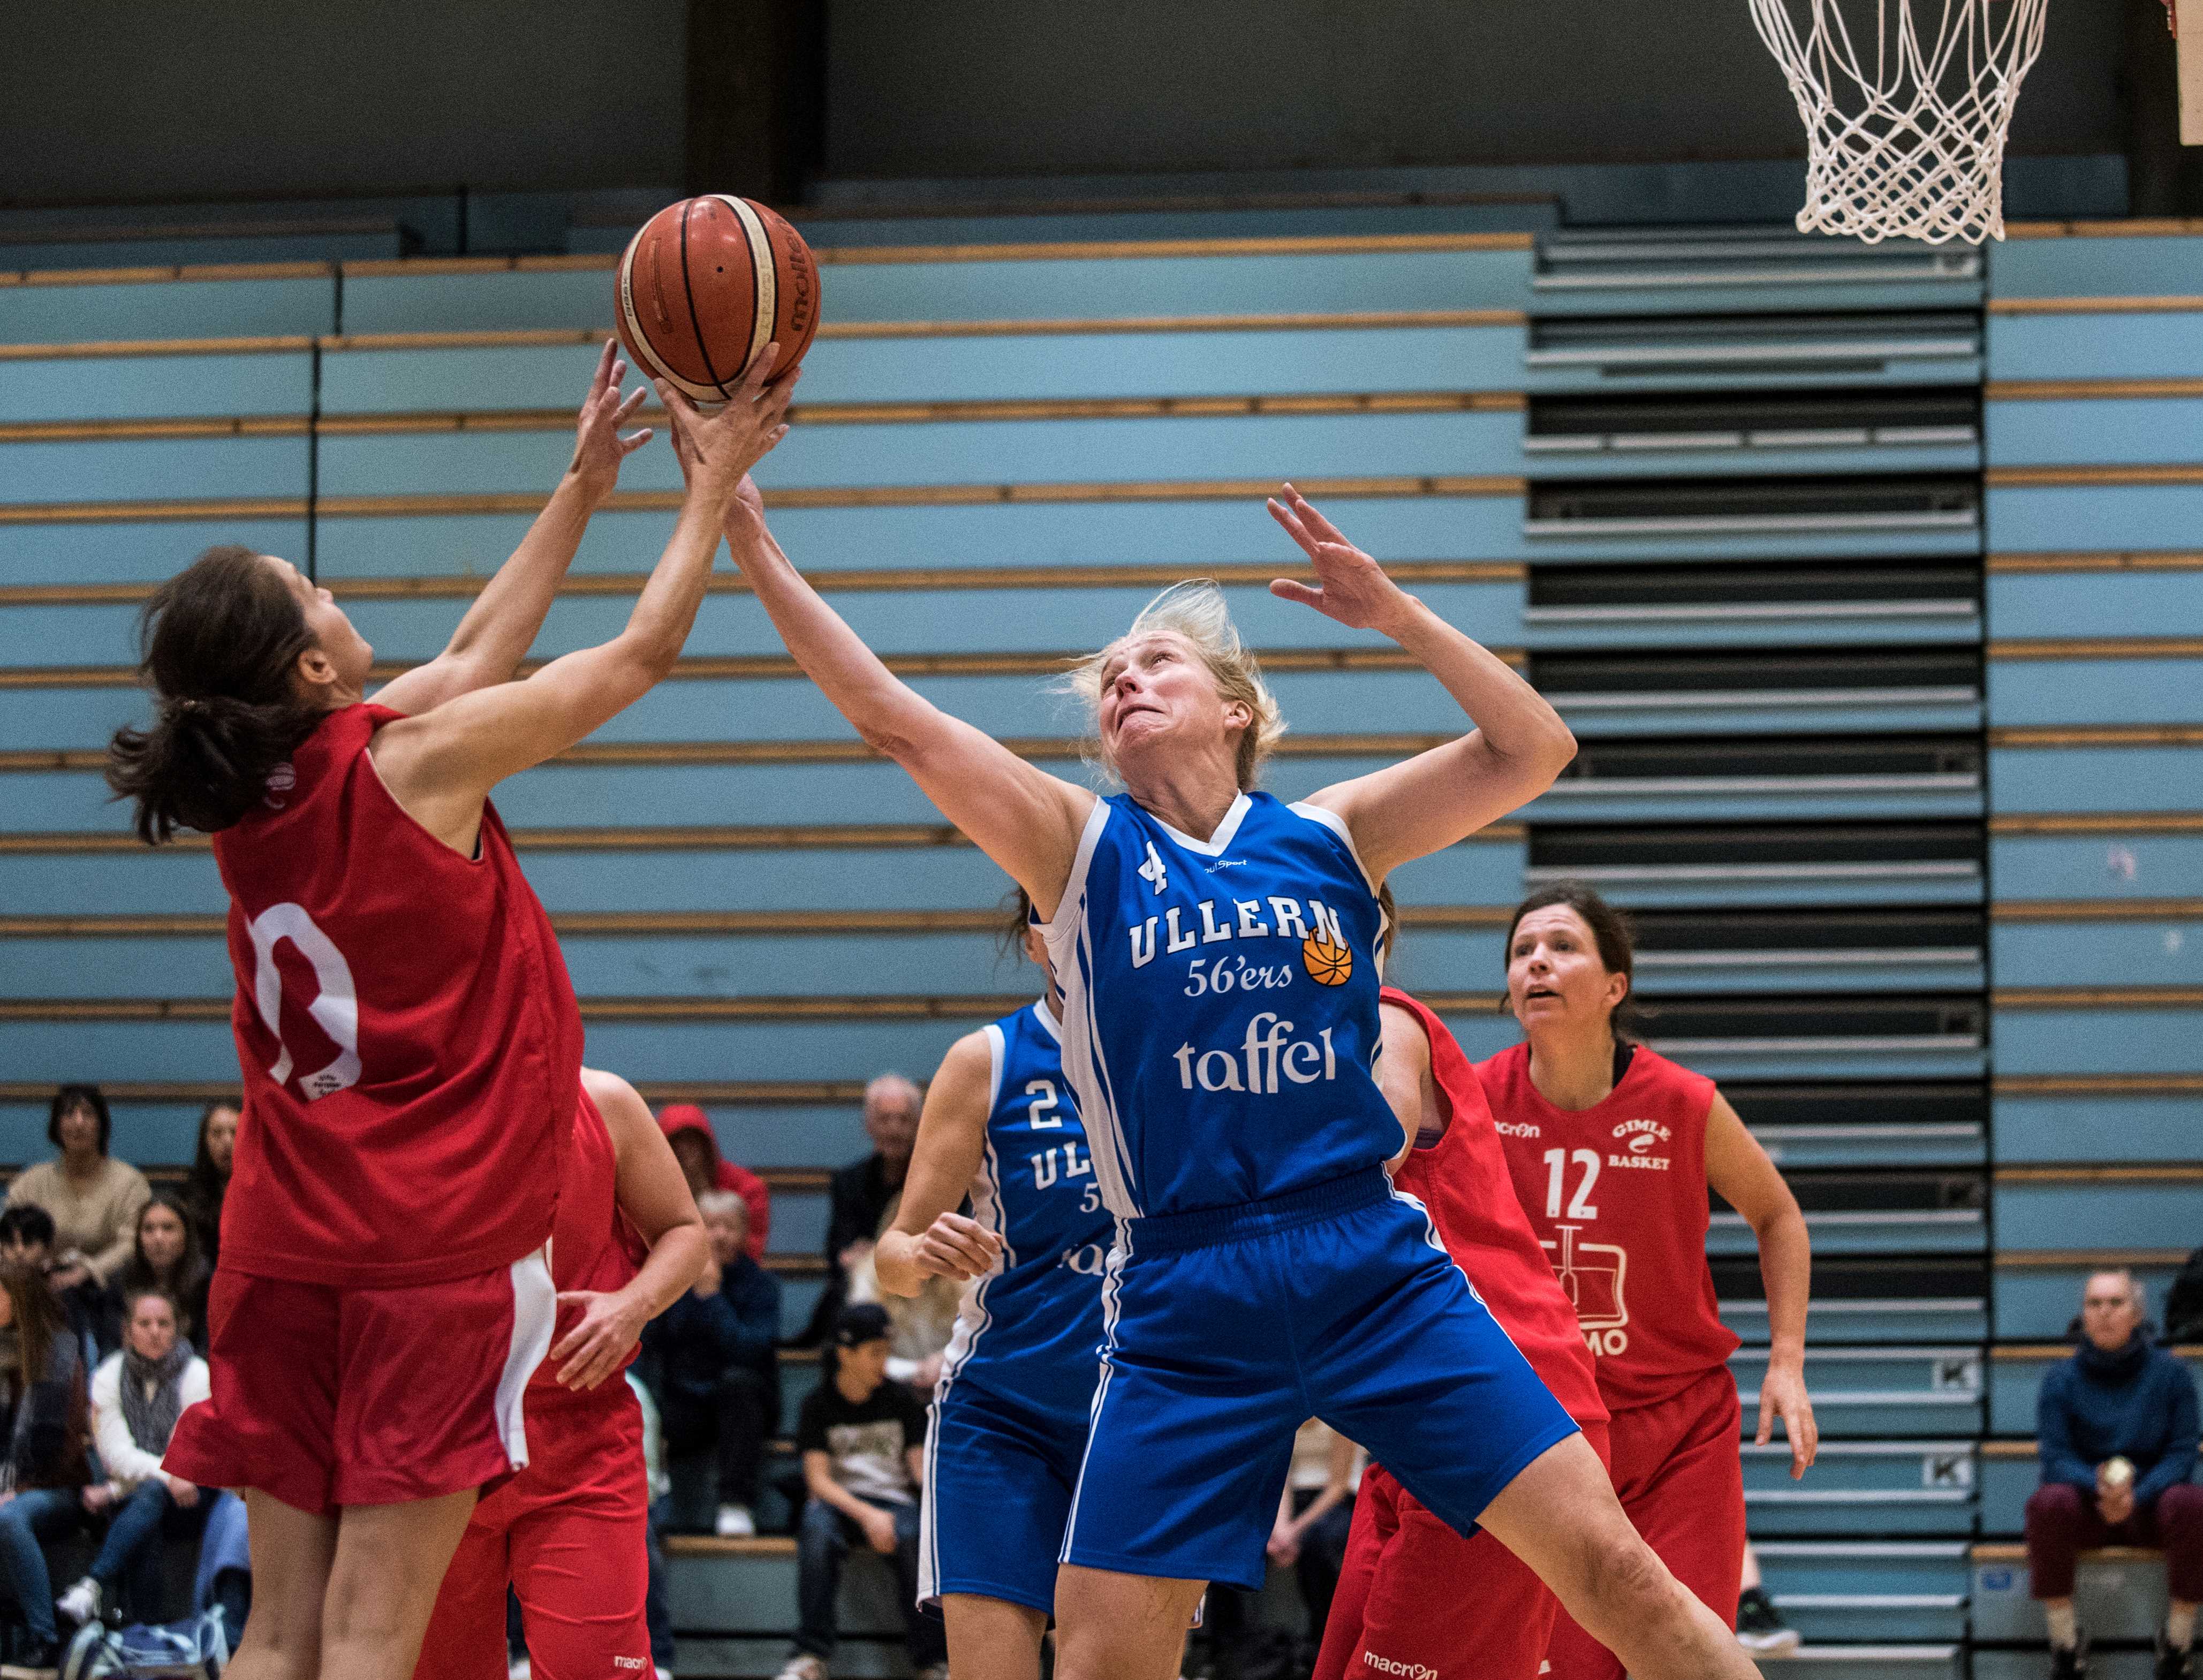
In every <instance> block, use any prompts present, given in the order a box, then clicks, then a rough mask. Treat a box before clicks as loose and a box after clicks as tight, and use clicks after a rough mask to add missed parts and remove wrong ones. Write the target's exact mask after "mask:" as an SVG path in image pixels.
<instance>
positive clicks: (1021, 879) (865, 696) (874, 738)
mask: <svg viewBox="0 0 2203 1680" xmlns="http://www.w3.org/2000/svg"><path fill="white" fill-rule="evenodd" d="M727 543H728V546H729V548H731V549H732V550H733V551H734V556H735V564H736V565H737V566H740V567H741V569H742V575H743V576H745V577H746V578H747V579H748V580H749V584H750V587H751V588H752V589H753V590H754V591H755V592H756V593H757V598H758V601H759V604H761V605H762V606H763V607H764V608H765V611H766V613H767V614H769V615H770V616H771V619H772V623H773V628H775V629H776V630H777V631H779V632H780V639H781V640H782V641H783V642H785V643H786V644H787V645H788V652H789V653H791V654H792V655H794V658H795V663H797V664H799V665H800V666H801V667H802V668H803V671H804V675H806V676H808V677H809V678H810V679H811V680H812V681H813V682H815V683H817V684H818V687H819V689H820V691H821V692H822V693H824V694H825V696H826V698H827V699H830V700H831V701H832V702H833V703H834V708H835V710H837V711H839V712H840V713H841V714H842V716H844V717H846V718H848V720H849V722H850V724H851V726H852V727H853V728H855V730H856V732H857V733H858V734H859V735H861V736H862V737H863V738H864V740H865V745H866V746H870V747H871V748H872V749H873V751H875V752H879V753H882V754H883V755H884V756H886V757H889V758H892V759H894V760H895V763H898V764H900V765H901V766H902V767H903V769H906V770H907V771H908V772H909V773H910V776H911V779H912V780H913V781H915V782H917V783H918V787H920V788H922V789H923V790H924V793H925V796H926V798H928V799H930V800H932V801H933V803H934V805H936V807H937V808H938V809H939V811H940V812H941V814H942V816H946V817H947V818H948V820H949V821H950V822H954V824H955V825H956V826H957V827H958V828H960V829H962V830H963V831H964V833H965V834H966V837H967V838H969V839H970V840H971V841H972V844H973V845H975V846H977V847H978V848H979V849H980V850H981V851H982V852H985V853H986V854H987V855H988V856H989V858H993V859H994V860H995V863H997V864H1000V865H1001V867H1002V869H1004V870H1005V871H1006V872H1007V874H1008V875H1009V876H1010V878H1011V879H1012V880H1013V881H1016V882H1017V883H1018V885H1019V886H1020V887H1024V888H1025V892H1026V893H1028V894H1029V895H1030V896H1031V899H1032V901H1033V903H1034V904H1035V905H1037V906H1038V907H1039V910H1040V913H1041V914H1042V916H1044V917H1053V916H1054V914H1055V906H1056V901H1057V900H1058V899H1060V897H1061V896H1062V894H1063V885H1064V882H1065V881H1066V879H1067V878H1068V877H1069V875H1070V874H1071V865H1072V859H1073V858H1075V857H1076V856H1077V855H1078V836H1079V833H1080V831H1081V830H1082V829H1083V828H1084V827H1085V824H1086V819H1087V816H1088V815H1089V814H1090V812H1091V811H1093V809H1094V795H1093V794H1092V793H1090V791H1089V790H1087V789H1086V788H1084V787H1077V786H1075V785H1074V784H1072V783H1071V782H1068V781H1063V780H1061V779H1060V777H1056V776H1052V775H1048V772H1047V771H1045V770H1042V769H1037V768H1036V767H1035V766H1033V765H1031V764H1028V763H1025V761H1024V760H1023V759H1021V758H1019V757H1018V756H1017V755H1016V754H1015V753H1013V752H1011V751H1010V750H1009V749H1008V748H1007V747H1006V746H1003V745H1002V744H1001V742H1000V741H997V740H994V739H993V738H991V737H990V736H989V735H987V734H984V733H983V732H982V731H980V730H978V729H976V728H972V725H970V724H969V723H966V722H962V721H961V720H960V719H958V718H954V717H951V716H949V715H948V713H947V712H944V711H942V710H941V709H940V708H939V707H937V706H936V705H935V704H933V703H932V702H931V701H930V700H928V699H924V697H923V696H921V695H920V694H919V693H918V692H917V691H916V690H915V689H913V688H912V687H911V686H910V685H909V684H908V683H907V682H905V681H902V680H901V678H900V677H897V676H896V675H895V674H894V673H893V672H891V671H889V669H888V668H887V666H886V665H885V664H883V663H882V662H881V660H880V658H879V656H878V655H877V654H876V653H874V652H873V651H871V649H870V648H869V647H867V646H865V644H864V642H863V640H861V639H859V636H858V635H857V633H856V632H855V631H853V630H852V629H851V628H849V627H848V625H847V624H845V623H844V622H842V616H841V615H840V614H839V613H837V612H836V611H835V610H834V609H833V608H831V607H830V606H828V605H827V604H826V603H825V602H824V601H823V600H822V599H820V598H819V596H818V591H817V590H815V589H813V588H812V587H811V585H810V584H809V583H808V582H806V581H805V580H804V578H803V575H801V574H800V572H798V571H797V570H796V569H795V567H794V564H793V563H791V562H790V561H789V559H788V556H787V555H786V554H784V553H783V552H782V551H781V547H780V545H779V544H778V543H777V542H775V541H774V540H773V536H772V533H771V531H770V530H768V529H767V528H766V527H765V506H764V504H763V502H762V501H761V500H760V499H759V498H758V497H757V496H756V495H755V494H754V493H751V494H748V495H745V496H744V497H742V498H741V499H740V500H739V501H738V502H737V503H736V504H735V506H734V508H733V509H732V510H730V511H729V514H728V516H727Z"/></svg>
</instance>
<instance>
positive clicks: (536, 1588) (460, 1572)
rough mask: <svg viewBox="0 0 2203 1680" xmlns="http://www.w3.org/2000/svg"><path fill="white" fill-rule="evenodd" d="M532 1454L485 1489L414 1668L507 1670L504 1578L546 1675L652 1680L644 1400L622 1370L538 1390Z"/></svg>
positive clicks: (495, 1676)
mask: <svg viewBox="0 0 2203 1680" xmlns="http://www.w3.org/2000/svg"><path fill="white" fill-rule="evenodd" d="M529 1434H530V1435H531V1436H532V1437H533V1441H534V1447H535V1452H534V1455H533V1456H532V1457H531V1458H530V1459H529V1463H528V1468H527V1469H525V1470H523V1471H521V1472H520V1474H519V1475H517V1476H516V1477H513V1478H512V1479H511V1481H509V1482H507V1483H505V1484H504V1485H503V1486H502V1487H500V1488H498V1489H497V1491H496V1492H494V1493H493V1494H488V1495H487V1496H486V1497H485V1498H484V1499H483V1500H482V1501H481V1504H480V1505H478V1506H475V1514H474V1518H473V1519H472V1520H471V1521H470V1522H469V1523H468V1524H467V1531H466V1534H465V1535H464V1537H463V1538H462V1539H461V1540H460V1541H459V1549H458V1551H457V1552H456V1553H453V1554H452V1566H451V1568H450V1569H449V1570H447V1571H445V1575H444V1584H443V1587H442V1589H441V1590H440V1591H439V1592H438V1594H437V1595H436V1609H435V1613H434V1615H433V1616H431V1617H430V1618H429V1620H428V1635H427V1636H426V1637H425V1638H424V1639H423V1640H422V1642H421V1659H420V1663H419V1665H417V1666H416V1668H415V1670H414V1677H415V1680H505V1588H506V1587H507V1586H508V1585H509V1586H511V1588H512V1589H513V1591H514V1592H516V1593H517V1594H518V1595H519V1597H520V1614H521V1622H522V1625H523V1627H524V1628H525V1629H526V1630H527V1636H528V1654H529V1661H530V1664H531V1665H532V1667H533V1670H534V1671H535V1674H536V1675H537V1676H539V1677H540V1680H621V1677H622V1676H630V1677H639V1680H648V1677H649V1674H650V1669H651V1665H650V1634H649V1631H648V1629H647V1626H646V1624H645V1623H644V1620H643V1600H644V1596H645V1595H646V1594H647V1592H648V1590H649V1587H650V1556H649V1550H648V1547H649V1520H650V1519H649V1504H650V1492H649V1488H648V1487H647V1484H646V1477H645V1472H644V1470H643V1462H642V1408H641V1406H638V1405H637V1404H636V1403H635V1394H634V1391H633V1390H632V1389H630V1388H629V1387H628V1385H627V1380H626V1379H625V1378H624V1377H622V1376H612V1377H610V1378H607V1379H606V1380H605V1382H604V1383H603V1384H602V1385H601V1386H599V1387H598V1388H594V1389H592V1390H591V1391H589V1392H588V1394H565V1393H564V1392H558V1393H554V1394H549V1395H546V1394H544V1392H543V1391H542V1390H541V1389H540V1388H538V1389H537V1390H536V1391H535V1393H534V1394H530V1395H529Z"/></svg>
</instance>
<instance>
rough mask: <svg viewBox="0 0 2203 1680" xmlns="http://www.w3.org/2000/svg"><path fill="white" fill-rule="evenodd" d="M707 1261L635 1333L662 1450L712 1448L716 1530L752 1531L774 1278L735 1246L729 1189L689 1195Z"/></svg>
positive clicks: (774, 1407) (738, 1242) (768, 1402)
mask: <svg viewBox="0 0 2203 1680" xmlns="http://www.w3.org/2000/svg"><path fill="white" fill-rule="evenodd" d="M696 1205H697V1209H698V1211H700V1212H701V1213H702V1214H703V1216H704V1229H705V1230H706V1232H707V1233H708V1234H709V1235H710V1237H711V1240H712V1264H710V1265H709V1266H708V1267H706V1270H705V1272H704V1275H703V1276H701V1277H700V1278H698V1279H697V1280H696V1284H695V1287H694V1288H692V1289H690V1290H689V1292H688V1294H685V1295H683V1296H682V1298H681V1299H680V1300H677V1301H676V1302H674V1304H673V1305H672V1306H670V1307H668V1308H667V1309H666V1310H665V1312H664V1313H663V1314H662V1315H661V1316H660V1317H659V1318H657V1319H656V1320H655V1321H653V1323H652V1324H651V1325H650V1328H649V1329H647V1330H646V1331H645V1332H644V1333H643V1350H644V1353H645V1354H646V1355H647V1358H648V1360H649V1371H650V1378H651V1381H650V1388H651V1392H652V1393H653V1394H654V1395H656V1396H657V1399H658V1410H659V1418H660V1420H661V1422H662V1424H663V1426H664V1431H665V1452H666V1455H667V1456H668V1457H669V1458H670V1457H675V1456H680V1455H685V1454H688V1453H699V1452H701V1451H703V1450H704V1449H705V1448H706V1447H713V1448H716V1450H717V1453H718V1495H719V1509H718V1517H717V1519H716V1522H715V1524H714V1526H715V1528H716V1530H717V1531H718V1533H719V1534H721V1535H724V1536H746V1535H753V1534H755V1533H756V1532H757V1519H756V1518H755V1516H754V1515H753V1507H754V1506H756V1504H757V1490H758V1473H759V1469H760V1467H761V1466H762V1465H763V1462H764V1458H765V1442H766V1441H768V1440H769V1439H771V1435H772V1432H773V1431H774V1430H775V1429H777V1428H779V1427H780V1369H779V1364H778V1358H779V1356H778V1354H777V1352H776V1351H775V1350H776V1347H777V1344H778V1341H779V1339H780V1280H779V1279H778V1278H777V1277H775V1276H773V1275H772V1274H771V1272H769V1271H767V1270H765V1268H764V1267H763V1266H761V1265H759V1264H758V1263H757V1262H756V1261H755V1260H753V1259H750V1257H749V1255H748V1254H747V1253H746V1252H745V1248H746V1246H747V1242H748V1238H749V1210H748V1208H747V1206H746V1205H745V1204H744V1203H743V1201H742V1199H741V1197H740V1196H739V1195H737V1194H735V1193H734V1192H733V1191H731V1190H706V1192H705V1193H704V1194H702V1195H700V1196H699V1197H698V1198H697V1199H696Z"/></svg>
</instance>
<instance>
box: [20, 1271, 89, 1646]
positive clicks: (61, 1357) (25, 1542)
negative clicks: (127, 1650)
mask: <svg viewBox="0 0 2203 1680" xmlns="http://www.w3.org/2000/svg"><path fill="white" fill-rule="evenodd" d="M89 1430H90V1420H89V1418H88V1416H87V1414H86V1406H85V1374H84V1356H83V1353H81V1351H80V1343H79V1341H78V1340H77V1338H76V1337H75V1336H74V1335H70V1334H69V1329H68V1323H67V1321H66V1320H65V1319H64V1318H63V1317H62V1307H61V1302H60V1301H59V1300H56V1297H55V1295H54V1292H53V1290H52V1289H51V1288H50V1287H49V1286H48V1285H47V1282H46V1280H45V1276H44V1274H43V1273H42V1272H39V1271H38V1270H35V1269H34V1268H32V1267H30V1266H24V1265H0V1442H4V1443H5V1446H4V1453H0V1490H4V1491H5V1492H6V1493H7V1494H8V1495H9V1497H8V1498H7V1500H6V1501H5V1502H4V1503H0V1575H4V1576H5V1577H6V1579H7V1583H8V1585H9V1588H10V1589H11V1590H12V1591H13V1592H14V1594H15V1604H16V1606H17V1610H18V1612H19V1613H20V1614H21V1617H22V1618H23V1628H24V1633H25V1639H24V1642H23V1645H22V1647H21V1649H20V1650H19V1651H18V1653H17V1655H16V1659H15V1661H14V1662H12V1663H10V1664H8V1665H6V1671H7V1672H8V1674H9V1677H10V1680H53V1676H54V1674H55V1672H56V1668H57V1667H58V1665H59V1664H60V1661H61V1642H60V1638H59V1630H58V1629H57V1628H56V1624H55V1621H54V1588H53V1581H52V1577H50V1575H49V1574H48V1573H47V1571H46V1554H45V1553H44V1550H43V1549H42V1548H41V1547H40V1545H39V1542H40V1541H44V1540H58V1539H60V1538H61V1537H62V1536H64V1535H66V1534H68V1533H70V1532H72V1531H73V1530H75V1529H76V1528H77V1527H78V1526H79V1525H80V1524H82V1523H83V1521H84V1500H83V1494H82V1493H81V1492H80V1489H81V1488H83V1487H84V1485H85V1483H87V1482H89V1481H90V1480H91V1479H92V1478H91V1473H90V1467H89V1465H87V1463H86V1454H85V1438H86V1435H87V1434H88V1433H89Z"/></svg>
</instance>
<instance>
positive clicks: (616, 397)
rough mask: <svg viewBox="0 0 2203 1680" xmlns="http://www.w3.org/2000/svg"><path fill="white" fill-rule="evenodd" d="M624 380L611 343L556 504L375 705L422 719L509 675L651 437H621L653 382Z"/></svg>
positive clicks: (622, 366) (591, 389) (576, 433)
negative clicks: (627, 388) (592, 522)
mask: <svg viewBox="0 0 2203 1680" xmlns="http://www.w3.org/2000/svg"><path fill="white" fill-rule="evenodd" d="M626 376H627V363H624V362H623V361H621V360H620V359H619V356H618V351H617V346H616V345H615V343H614V341H612V340H611V339H607V340H606V341H605V350H604V354H603V355H601V356H599V357H598V358H597V371H596V374H595V376H594V378H593V379H591V380H590V381H589V394H588V397H587V398H584V399H583V401H582V416H581V419H580V421H579V422H578V423H577V424H576V427H575V428H574V458H573V460H572V461H570V463H567V467H566V474H565V476H564V478H562V479H560V480H558V488H557V489H556V490H553V491H552V492H551V499H550V501H549V502H547V503H546V504H545V505H544V509H543V511H542V512H541V513H540V514H538V515H536V516H535V523H534V524H533V525H531V526H529V528H528V534H527V535H526V536H524V537H523V538H522V539H520V546H519V547H518V548H516V549H515V550H513V551H512V557H511V559H509V560H507V561H506V562H505V564H503V565H502V566H500V567H499V568H498V569H497V575H495V576H494V577H493V578H491V579H490V581H489V582H488V583H487V585H486V586H484V587H483V589H482V592H481V594H479V595H477V596H475V600H474V604H473V605H472V606H470V607H469V608H468V609H467V611H466V616H464V618H462V619H460V620H459V628H458V629H457V630H455V631H454V632H452V640H451V642H450V645H447V646H446V648H445V649H444V651H442V652H441V653H440V654H438V655H437V656H436V657H434V659H431V660H430V661H429V662H428V663H427V664H425V665H416V666H415V667H414V668H413V669H411V670H410V671H408V672H406V673H405V675H403V676H399V677H395V678H393V679H392V680H391V681H390V682H389V683H388V684H387V686H386V687H384V688H383V689H382V690H381V693H378V694H376V695H375V699H376V700H377V701H378V702H379V703H381V704H383V705H386V706H389V707H391V708H392V709H393V710H397V711H402V712H404V713H405V714H406V715H407V716H409V717H411V716H419V715H420V714H421V713H422V712H424V711H427V710H430V709H431V708H433V707H435V706H440V705H441V704H443V703H444V702H445V701H446V700H450V699H457V698H458V696H459V695H461V694H465V693H471V692H472V691H473V690H475V689H477V688H486V687H488V686H489V685H490V684H492V683H493V682H510V681H512V674H513V673H514V672H515V671H516V670H517V669H519V667H520V662H521V661H522V660H523V659H524V658H526V657H528V650H529V648H530V647H531V646H533V645H535V637H536V633H537V632H538V631H540V630H541V629H542V628H543V620H544V618H545V616H546V615H547V614H548V613H549V612H550V610H551V603H552V601H553V600H555V599H556V598H558V586H559V585H560V584H561V583H563V582H564V581H565V578H566V569H567V568H568V567H569V566H570V565H572V564H573V563H574V551H576V549H578V548H579V547H580V546H581V545H582V532H584V531H586V530H587V529H588V525H589V517H590V516H591V515H592V514H594V513H595V512H596V510H598V509H599V508H600V507H602V506H603V505H604V504H605V500H606V498H609V497H610V496H611V493H612V492H613V491H615V490H616V489H617V488H618V487H619V472H620V463H622V462H623V461H624V460H626V459H627V457H629V456H630V455H632V454H634V453H635V451H637V450H638V449H641V447H642V446H643V445H645V444H647V443H648V442H649V441H650V436H651V433H650V428H649V427H647V426H646V427H643V429H642V430H641V431H640V432H637V433H634V434H632V435H631V436H629V437H624V438H623V437H622V436H621V435H620V427H623V426H624V425H625V424H627V422H628V421H629V419H630V418H631V417H632V416H634V414H635V410H636V408H637V407H639V406H640V405H641V402H642V399H643V398H645V397H646V396H647V395H648V394H649V392H648V390H647V387H638V388H637V389H636V390H635V392H634V394H633V395H631V396H627V397H624V398H623V396H622V394H621V392H620V382H621V380H623V379H624V378H625V377H626Z"/></svg>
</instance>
